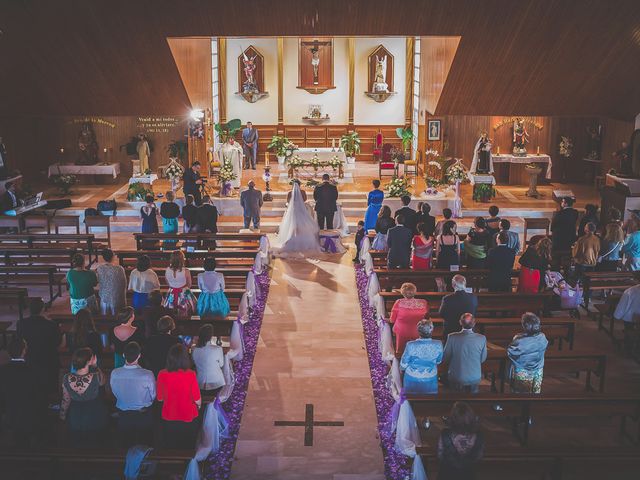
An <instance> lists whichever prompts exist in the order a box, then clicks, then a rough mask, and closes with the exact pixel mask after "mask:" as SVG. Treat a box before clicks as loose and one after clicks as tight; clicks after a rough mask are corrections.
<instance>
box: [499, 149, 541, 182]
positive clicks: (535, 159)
mask: <svg viewBox="0 0 640 480" xmlns="http://www.w3.org/2000/svg"><path fill="white" fill-rule="evenodd" d="M491 160H493V163H548V164H549V166H548V167H547V173H546V175H545V178H546V179H547V180H549V179H550V178H551V167H552V166H553V163H552V162H551V157H550V156H549V155H542V154H540V155H533V154H528V155H526V156H524V157H518V156H516V155H511V154H500V155H491Z"/></svg>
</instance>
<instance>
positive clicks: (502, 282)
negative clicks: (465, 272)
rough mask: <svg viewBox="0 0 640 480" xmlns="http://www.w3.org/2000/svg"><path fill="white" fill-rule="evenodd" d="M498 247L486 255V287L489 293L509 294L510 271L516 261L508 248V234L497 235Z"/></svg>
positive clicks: (511, 250)
mask: <svg viewBox="0 0 640 480" xmlns="http://www.w3.org/2000/svg"><path fill="white" fill-rule="evenodd" d="M497 238H498V245H497V246H496V247H494V248H492V249H491V250H489V253H488V254H487V261H486V266H487V268H488V269H489V276H488V277H487V285H488V287H489V291H490V292H510V291H511V271H512V270H513V262H515V260H516V252H514V251H513V249H511V248H509V246H508V245H507V243H508V242H509V234H508V233H507V232H504V231H502V232H500V233H499V234H498V237H497Z"/></svg>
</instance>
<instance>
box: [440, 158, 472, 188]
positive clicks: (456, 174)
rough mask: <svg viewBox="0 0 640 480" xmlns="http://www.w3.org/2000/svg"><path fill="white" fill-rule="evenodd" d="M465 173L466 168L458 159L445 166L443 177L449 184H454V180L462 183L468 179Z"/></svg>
mask: <svg viewBox="0 0 640 480" xmlns="http://www.w3.org/2000/svg"><path fill="white" fill-rule="evenodd" d="M467 173H468V172H467V169H466V168H465V166H464V165H463V164H462V161H461V160H460V159H458V160H456V161H455V162H454V163H452V164H451V165H450V166H449V167H448V168H447V170H446V171H445V178H446V179H447V181H448V182H449V183H450V184H455V183H456V182H460V183H462V182H465V181H467V180H468V177H467Z"/></svg>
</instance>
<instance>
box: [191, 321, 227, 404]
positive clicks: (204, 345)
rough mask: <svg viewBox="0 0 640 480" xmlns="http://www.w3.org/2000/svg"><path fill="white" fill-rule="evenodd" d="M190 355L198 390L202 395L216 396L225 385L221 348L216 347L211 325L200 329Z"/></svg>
mask: <svg viewBox="0 0 640 480" xmlns="http://www.w3.org/2000/svg"><path fill="white" fill-rule="evenodd" d="M191 355H192V356H193V363H194V364H195V366H196V376H197V378H198V386H199V387H200V390H202V393H206V394H211V395H217V394H218V392H219V391H220V390H221V389H222V387H224V385H225V380H224V375H223V373H222V367H223V366H224V352H223V351H222V347H221V346H219V345H216V340H215V338H214V336H213V326H212V325H211V324H208V323H207V324H205V325H202V326H201V327H200V330H199V331H198V343H197V344H196V346H195V348H194V349H193V352H192V354H191Z"/></svg>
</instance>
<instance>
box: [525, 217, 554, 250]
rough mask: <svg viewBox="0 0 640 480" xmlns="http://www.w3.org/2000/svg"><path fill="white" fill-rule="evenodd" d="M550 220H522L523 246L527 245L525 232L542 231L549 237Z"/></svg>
mask: <svg viewBox="0 0 640 480" xmlns="http://www.w3.org/2000/svg"><path fill="white" fill-rule="evenodd" d="M550 225H551V220H549V219H548V218H525V219H524V245H527V232H528V231H529V230H544V231H545V232H546V236H547V237H548V236H549V227H550Z"/></svg>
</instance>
